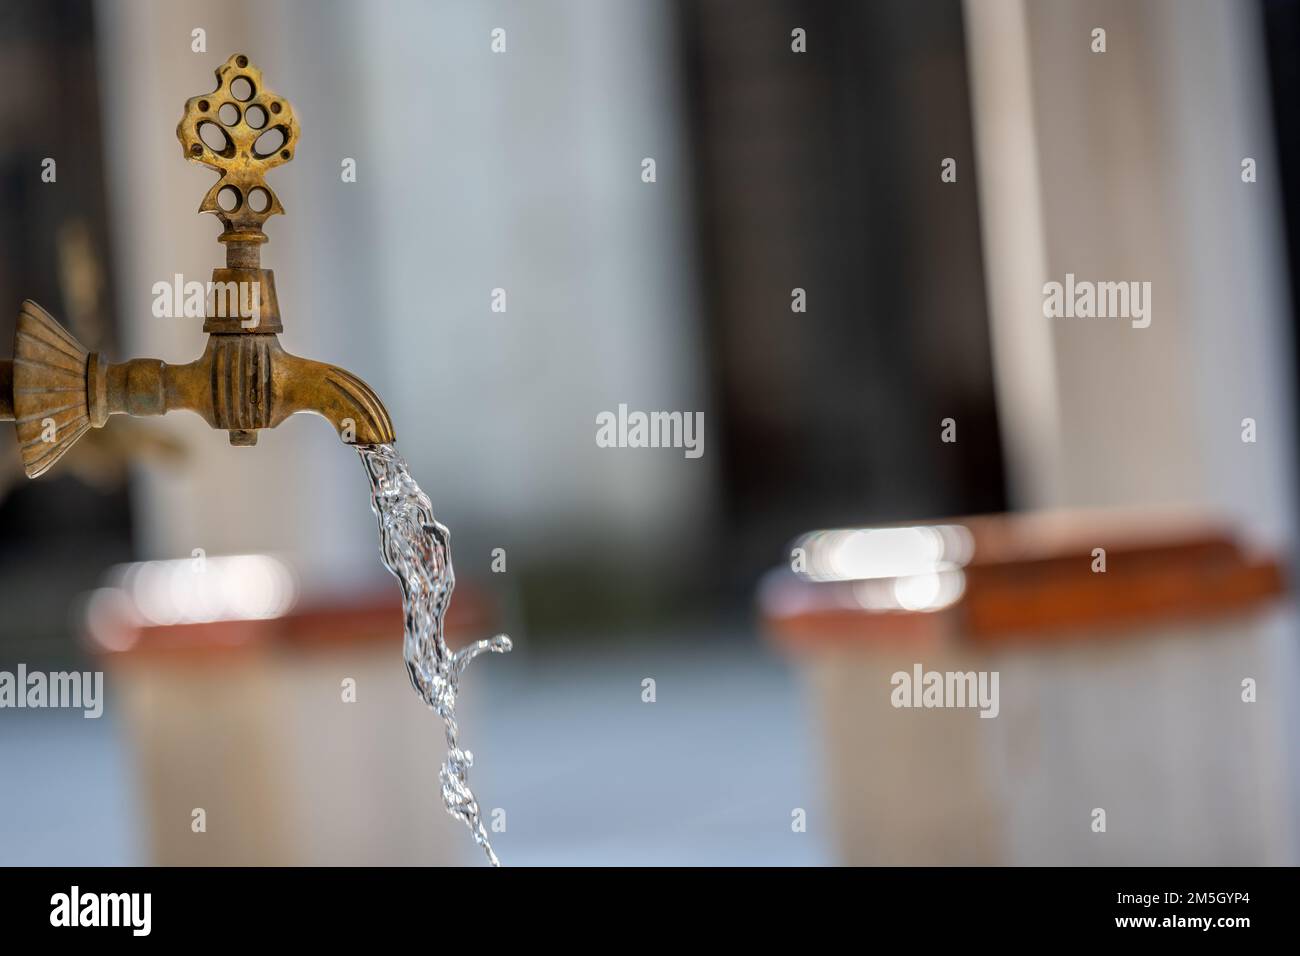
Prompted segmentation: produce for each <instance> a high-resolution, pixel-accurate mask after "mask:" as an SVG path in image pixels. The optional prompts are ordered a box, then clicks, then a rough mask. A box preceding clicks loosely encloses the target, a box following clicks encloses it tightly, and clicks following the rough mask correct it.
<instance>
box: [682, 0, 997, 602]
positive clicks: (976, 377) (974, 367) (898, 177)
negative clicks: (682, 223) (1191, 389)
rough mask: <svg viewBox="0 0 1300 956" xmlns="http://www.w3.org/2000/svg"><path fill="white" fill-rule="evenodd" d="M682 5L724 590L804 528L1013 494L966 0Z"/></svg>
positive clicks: (930, 513)
mask: <svg viewBox="0 0 1300 956" xmlns="http://www.w3.org/2000/svg"><path fill="white" fill-rule="evenodd" d="M679 13H680V21H681V36H682V43H683V48H684V50H685V57H686V61H687V62H686V73H687V77H688V86H687V90H686V96H685V98H686V102H687V104H688V105H687V108H688V110H689V111H690V112H691V116H690V122H691V133H692V141H693V143H694V149H695V160H696V163H695V165H696V170H697V177H698V178H697V181H696V184H695V194H696V200H697V209H698V215H699V223H700V237H699V245H700V248H701V250H702V254H703V255H702V268H701V274H702V275H703V276H704V277H705V283H706V286H705V289H704V293H705V297H704V300H705V303H706V309H707V317H708V322H709V336H710V349H711V356H710V361H711V363H712V368H711V376H710V378H711V381H712V382H713V383H714V387H715V389H716V391H715V394H714V395H713V396H712V398H713V405H712V407H713V409H714V413H713V421H714V422H716V423H717V424H716V427H715V428H714V431H713V434H714V436H715V438H714V441H715V442H716V443H717V444H716V445H715V447H719V448H720V449H721V451H722V455H721V458H722V464H721V468H722V473H723V477H722V480H723V498H724V508H725V523H726V527H725V529H724V532H723V537H724V546H725V548H726V552H725V557H726V560H725V562H721V563H722V564H723V565H724V566H726V567H727V568H728V569H729V571H730V572H731V573H733V574H734V575H735V577H734V584H735V586H736V587H737V588H741V587H743V586H746V585H752V581H753V577H754V575H755V574H756V573H757V572H758V571H761V570H762V569H763V568H765V567H770V566H771V565H772V564H774V563H776V562H777V561H778V560H780V558H781V556H780V555H779V554H775V553H773V550H772V542H773V541H783V540H789V539H790V538H792V537H793V536H794V535H796V534H798V533H799V532H801V531H805V530H809V529H812V528H816V527H826V526H840V525H846V524H853V523H867V522H883V521H897V520H908V519H919V518H927V517H935V516H941V515H952V514H963V513H972V512H988V511H999V510H1003V509H1004V508H1005V507H1006V494H1005V485H1004V477H1003V462H1002V454H1001V442H1000V436H999V431H998V421H997V413H996V409H995V403H994V392H993V371H992V360H991V356H990V346H989V332H988V319H987V311H986V309H987V307H986V299H985V288H984V278H983V264H982V256H981V249H980V234H979V217H978V204H977V197H976V177H975V169H974V155H973V152H974V151H973V144H972V131H971V113H970V97H969V92H968V87H967V69H966V51H965V43H964V34H963V24H962V16H961V5H960V3H959V2H958V0H933V2H922V3H918V2H915V0H895V2H878V3H861V2H858V0H828V2H824V3H797V2H784V0H766V2H759V3H755V2H752V0H709V2H704V3H698V4H697V3H683V4H681V5H680V7H679ZM795 28H801V29H802V30H804V31H805V36H806V48H807V52H805V53H796V52H794V51H793V50H792V42H793V40H792V30H794V29H795ZM945 158H952V159H954V160H955V161H956V170H957V181H956V182H955V183H945V182H942V181H941V179H940V168H941V163H942V162H943V160H944V159H945ZM795 289H802V290H804V293H805V295H806V311H805V312H795V311H792V307H791V306H792V294H793V290H795ZM946 418H952V419H954V420H955V421H956V427H957V441H956V442H955V443H952V444H945V443H943V442H941V440H940V437H941V436H940V432H941V421H942V420H944V419H946Z"/></svg>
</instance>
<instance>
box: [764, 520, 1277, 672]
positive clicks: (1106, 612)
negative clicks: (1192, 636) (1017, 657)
mask: <svg viewBox="0 0 1300 956" xmlns="http://www.w3.org/2000/svg"><path fill="white" fill-rule="evenodd" d="M891 527H902V526H891ZM908 527H914V528H957V529H965V530H966V531H967V532H969V540H970V543H971V548H970V553H969V557H968V559H967V560H966V561H965V562H964V563H962V564H961V565H959V566H955V567H951V568H949V569H947V570H944V571H938V570H936V573H937V574H941V575H942V576H944V577H945V578H947V579H950V580H948V581H947V583H946V586H953V587H955V588H956V589H957V590H958V594H957V596H955V597H954V598H953V599H952V600H951V601H949V602H945V603H943V604H942V606H935V607H919V608H913V609H908V608H906V607H898V606H894V607H889V606H884V605H887V604H888V603H889V602H888V601H884V602H874V603H873V601H872V600H870V599H868V600H865V601H864V599H863V596H864V588H874V589H875V593H884V594H886V595H887V594H888V592H889V589H890V587H891V586H895V587H896V586H897V584H898V579H890V578H878V579H874V580H871V581H859V580H812V579H810V578H809V577H807V576H805V575H801V574H798V573H796V572H795V571H792V570H789V569H779V570H776V571H773V572H771V573H770V574H769V576H768V577H767V578H766V579H765V580H764V582H763V584H762V586H761V587H760V591H759V610H760V616H761V619H762V623H763V626H764V629H765V631H766V632H767V633H768V634H769V635H770V636H771V637H773V638H774V639H775V640H776V641H777V642H778V643H780V644H782V645H785V646H787V647H791V648H810V647H818V646H828V645H829V646H837V645H845V644H849V645H851V644H855V643H858V642H876V641H886V642H889V641H906V642H909V643H913V644H916V643H919V644H921V645H924V644H926V643H927V642H936V643H937V642H940V641H944V640H949V639H952V638H953V637H956V638H958V639H961V640H964V641H967V642H970V643H971V644H976V645H983V646H990V645H1002V644H1023V643H1043V642H1054V641H1068V640H1072V639H1090V640H1095V639H1097V638H1098V637H1104V636H1111V635H1115V636H1123V635H1125V634H1132V633H1137V632H1141V631H1143V630H1144V629H1147V628H1149V627H1152V626H1156V625H1160V624H1164V623H1167V622H1177V621H1186V620H1197V619H1211V618H1215V617H1220V616H1228V615H1236V614H1249V613H1253V612H1254V611H1256V610H1261V609H1264V608H1265V607H1267V606H1268V605H1269V604H1271V603H1272V602H1274V601H1275V600H1276V599H1278V598H1280V597H1282V596H1283V595H1284V594H1285V593H1286V591H1287V586H1286V581H1285V577H1284V573H1283V569H1282V565H1281V563H1280V561H1279V559H1278V558H1277V556H1275V555H1273V554H1268V553H1259V552H1257V551H1253V550H1250V549H1248V548H1246V547H1244V546H1243V545H1242V543H1241V542H1240V541H1239V540H1238V539H1237V537H1236V536H1235V535H1234V534H1233V533H1232V531H1231V529H1230V528H1229V527H1228V526H1227V525H1226V524H1224V523H1222V522H1216V521H1213V520H1211V519H1206V518H1204V517H1202V516H1193V515H1188V514H1186V513H1176V512H1165V513H1150V512H1117V511H1109V512H1049V513H1037V514H1008V515H984V516H977V517H969V518H958V519H952V520H949V521H943V522H929V523H922V524H918V525H912V526H908ZM863 530H871V529H863ZM1099 548H1100V549H1104V552H1105V571H1104V572H1100V571H1094V570H1093V565H1094V562H1095V561H1096V560H1097V557H1095V556H1094V550H1095V549H1099ZM954 575H955V576H956V577H953V576H954ZM869 597H870V595H869V594H868V598H869Z"/></svg>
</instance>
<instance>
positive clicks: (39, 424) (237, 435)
mask: <svg viewBox="0 0 1300 956" xmlns="http://www.w3.org/2000/svg"><path fill="white" fill-rule="evenodd" d="M240 81H246V82H247V83H248V84H249V90H250V92H248V93H247V95H244V94H243V92H242V91H241V90H240V89H239V87H240V86H241V85H242V84H241V82H240ZM241 96H242V98H241ZM254 107H256V108H258V109H261V110H262V111H263V112H264V114H265V117H266V119H265V121H264V122H261V123H260V124H259V123H257V122H256V120H257V119H258V118H259V117H256V116H253V117H250V115H249V114H250V112H252V110H253V108H254ZM223 108H226V113H227V114H228V115H227V117H226V118H227V119H229V120H230V122H223V119H222V110H223ZM231 108H233V109H234V110H235V111H237V113H232V112H231ZM250 120H251V121H250ZM208 125H212V126H214V127H216V128H217V129H218V130H219V131H220V132H221V135H222V136H224V140H223V142H224V144H225V145H224V146H222V147H219V148H214V147H213V146H211V145H209V144H208V143H206V142H204V140H203V138H202V135H201V132H202V130H203V128H204V127H206V126H208ZM268 130H276V131H278V132H279V133H280V134H281V136H282V137H283V142H282V143H280V144H277V146H276V148H275V149H274V150H270V151H268V150H266V149H264V148H263V147H262V146H260V145H258V144H259V137H261V136H262V135H263V134H264V133H266V132H267V131H268ZM176 136H177V138H178V139H179V140H180V142H181V148H182V149H183V151H184V154H185V157H186V159H189V160H191V161H192V162H197V163H202V164H203V165H205V166H208V167H211V168H212V169H215V170H217V171H218V172H220V173H221V178H220V179H218V180H217V182H216V183H214V184H213V186H212V188H211V189H209V190H208V192H207V194H206V195H205V196H204V198H203V202H202V204H201V205H200V206H199V211H200V212H212V213H215V214H216V215H217V216H218V217H219V218H220V219H221V221H222V223H223V225H224V227H225V228H224V231H223V232H222V234H221V236H220V237H219V241H221V242H223V243H224V244H225V246H226V267H225V268H217V269H214V270H213V272H212V279H213V283H214V285H215V284H218V283H221V284H225V283H230V284H231V285H230V286H225V285H215V288H216V289H218V290H221V289H224V288H229V289H231V290H236V289H238V290H241V291H240V292H239V293H238V294H236V293H235V292H233V291H232V295H235V298H228V299H223V297H222V295H221V293H220V292H218V293H217V294H215V295H213V296H211V297H210V298H209V302H208V308H207V313H208V314H207V316H206V321H205V322H204V325H203V329H204V331H205V332H207V333H209V335H208V344H207V348H205V349H204V351H203V354H202V355H201V356H200V357H199V358H198V359H197V360H195V361H193V362H190V363H189V364H188V365H168V364H166V363H165V362H161V361H159V360H158V359H132V360H131V361H128V362H122V363H120V364H113V363H109V362H107V361H105V360H104V359H103V358H102V357H101V356H100V355H99V354H98V353H92V352H88V351H87V350H86V349H85V348H84V347H82V345H81V344H80V343H79V342H78V341H77V340H76V338H74V337H73V336H72V335H71V334H70V333H69V332H68V331H67V330H65V329H64V328H63V327H62V326H61V325H60V324H59V323H58V322H57V321H56V320H55V319H54V317H53V316H51V315H50V314H49V313H48V312H46V311H45V310H44V309H42V308H41V307H40V306H39V305H37V304H36V303H35V302H32V301H30V300H29V301H26V302H24V303H23V307H22V310H21V312H20V313H19V317H18V326H17V331H16V333H15V338H14V359H13V361H12V362H8V361H0V420H11V419H12V420H13V421H14V422H15V425H16V428H17V430H18V439H19V444H20V446H21V451H22V457H23V467H24V470H25V471H26V472H27V475H28V477H31V478H35V477H36V476H37V475H40V474H43V473H44V472H45V471H47V470H48V469H49V468H50V467H51V466H52V465H53V464H54V463H55V462H56V461H58V459H59V458H60V457H62V455H63V454H64V453H65V452H66V451H67V450H68V448H69V447H71V445H72V444H73V443H74V442H75V441H76V440H77V439H78V438H80V437H81V436H82V435H83V434H84V433H85V432H86V431H87V429H89V428H100V427H102V426H103V425H104V424H105V423H106V422H107V421H108V419H109V417H110V416H112V415H117V414H124V415H162V414H164V413H165V412H169V411H173V410H176V409H185V410H188V411H192V412H195V413H196V414H198V415H200V416H202V418H203V420H204V421H206V422H207V423H208V424H209V425H211V426H212V427H213V428H220V429H224V430H226V431H227V432H229V436H230V443H231V444H232V445H253V444H255V443H256V442H257V432H258V430H259V429H262V428H274V427H275V426H276V425H278V424H280V422H282V421H284V420H285V419H286V418H288V417H289V416H290V415H293V414H295V413H297V412H311V413H314V414H317V415H321V416H322V417H324V418H326V419H328V420H329V421H330V423H331V424H333V425H334V428H335V430H336V431H338V433H339V436H340V437H341V438H342V439H343V440H344V441H345V442H348V443H350V444H362V445H364V444H376V443H381V442H391V441H393V439H394V434H393V423H392V420H391V419H390V418H389V417H388V411H387V409H385V408H384V404H383V402H381V401H380V400H379V396H377V395H376V394H375V393H374V391H373V390H372V389H371V388H370V386H368V385H366V383H365V382H363V381H361V379H359V378H357V377H356V376H355V375H353V374H352V373H351V372H348V371H345V370H344V369H341V368H338V367H336V366H333V365H326V364H324V363H322V362H314V361H311V360H310V359H304V358H299V357H298V356H296V355H291V354H290V353H288V352H286V351H284V349H283V348H281V346H280V340H279V338H278V337H277V333H278V332H280V331H282V330H283V326H282V324H281V321H280V306H279V301H278V299H277V297H276V294H275V276H274V274H273V273H272V272H271V270H269V269H263V268H261V253H260V249H261V244H262V243H263V242H265V241H266V236H265V235H264V234H263V232H262V225H263V223H265V222H266V219H267V217H269V216H271V215H274V214H275V213H279V212H284V208H283V207H282V206H281V205H280V201H279V199H278V198H277V197H276V195H275V193H274V192H272V191H271V188H270V187H269V186H268V185H267V184H266V181H265V179H264V175H265V173H266V172H267V171H268V170H270V169H272V168H273V167H275V166H279V165H281V164H283V163H286V162H288V161H289V160H291V159H292V158H293V155H294V152H295V150H296V148H297V143H298V121H297V119H296V118H295V117H294V112H293V107H292V106H291V105H290V104H289V102H288V100H286V99H284V98H283V97H280V96H277V95H276V94H274V93H272V92H271V91H270V90H268V89H266V87H265V85H264V84H263V81H262V72H261V71H260V70H259V69H257V68H256V67H255V66H253V65H252V64H251V63H250V62H249V61H248V58H247V57H246V56H244V55H243V54H235V55H234V56H232V57H230V59H228V60H227V61H226V62H225V63H224V64H223V65H222V66H221V67H220V68H218V70H217V88H216V89H215V90H214V91H213V92H211V93H207V94H203V95H201V96H194V97H191V98H190V99H189V100H187V101H186V103H185V114H184V116H182V118H181V121H180V123H179V124H178V125H177V127H176ZM223 190H233V191H234V192H233V194H231V195H233V197H234V201H233V202H232V204H231V205H230V207H229V208H223V206H222V205H221V204H220V195H221V193H222V191H223ZM262 192H264V193H265V206H264V207H258V206H257V202H256V200H257V199H258V198H259V197H260V196H261V194H262ZM253 294H255V295H256V302H257V304H258V308H257V310H256V312H255V314H252V315H250V314H247V312H246V311H240V310H239V309H238V308H231V307H230V306H231V304H232V303H236V302H238V303H240V304H245V305H246V304H247V303H248V302H251V301H253V300H252V299H251V298H250V296H251V295H253ZM241 297H242V298H241Z"/></svg>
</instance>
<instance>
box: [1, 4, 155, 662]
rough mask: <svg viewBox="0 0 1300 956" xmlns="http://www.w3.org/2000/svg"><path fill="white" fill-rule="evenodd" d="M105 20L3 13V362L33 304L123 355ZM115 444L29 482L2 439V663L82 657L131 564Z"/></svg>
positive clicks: (49, 12) (91, 344) (4, 9)
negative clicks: (91, 626)
mask: <svg viewBox="0 0 1300 956" xmlns="http://www.w3.org/2000/svg"><path fill="white" fill-rule="evenodd" d="M93 14H94V10H93V4H92V3H91V2H90V0H40V2H22V3H6V4H3V5H0V222H3V223H4V229H3V230H0V342H2V343H3V345H0V350H2V351H0V354H3V355H5V356H8V355H10V354H11V352H10V348H11V344H12V342H13V335H14V322H15V320H16V318H17V315H18V308H19V304H20V303H21V302H22V300H23V299H27V298H30V299H34V300H36V301H37V302H40V303H41V304H42V305H44V306H45V307H46V308H48V309H49V310H50V311H51V312H53V313H54V315H55V316H57V317H58V318H59V319H60V321H62V322H63V323H64V324H65V325H66V326H67V327H68V329H69V331H71V332H72V333H73V335H75V336H76V337H77V338H78V339H80V340H81V342H82V344H84V345H86V346H87V347H88V348H89V349H90V350H92V351H96V350H100V349H103V350H105V351H108V352H112V351H114V349H113V346H112V339H113V333H114V322H113V309H112V302H113V294H112V286H111V278H110V277H111V274H112V270H111V269H110V268H109V267H108V261H107V260H108V229H107V216H106V214H105V196H104V167H103V155H102V150H101V145H100V144H101V136H100V125H99V85H98V78H97V75H96V66H95V45H94V29H93V24H94V15H93ZM47 160H52V161H53V165H52V166H50V165H49V163H48V162H47ZM43 174H44V175H43ZM103 434H104V433H99V435H96V434H95V433H92V434H91V435H88V436H86V437H84V438H82V439H81V441H80V442H79V443H78V444H79V446H82V445H84V446H85V447H84V448H83V447H77V448H74V449H73V450H72V452H70V453H69V454H68V455H67V457H65V458H64V459H63V460H62V461H60V462H59V464H58V465H56V466H55V468H54V469H53V470H52V471H51V472H50V473H49V474H48V475H45V476H43V477H42V478H41V479H40V480H39V481H28V479H27V478H26V477H25V476H24V475H23V472H22V465H21V462H20V460H19V458H18V451H17V445H16V441H15V434H14V429H13V427H12V425H5V426H4V427H3V428H0V608H3V609H4V610H3V614H0V660H14V659H19V660H28V661H36V660H41V659H49V658H57V657H64V656H67V655H68V654H69V653H71V652H73V650H74V648H75V646H76V645H75V640H74V639H75V637H76V633H77V627H76V623H75V621H74V612H75V598H76V597H77V596H78V595H80V594H82V593H84V592H85V591H87V590H89V589H90V588H92V587H94V586H95V585H96V584H97V583H98V582H99V580H100V579H101V577H102V575H103V572H104V569H105V567H107V566H108V565H110V564H112V563H114V562H117V561H123V560H127V559H128V558H129V557H130V544H131V541H130V511H129V501H128V497H127V492H126V487H125V465H124V464H123V463H122V461H121V459H122V456H121V455H120V454H119V455H114V453H113V447H112V446H108V445H105V444H104V441H103V439H102V435H103ZM92 436H93V437H92ZM74 456H78V457H76V458H74ZM78 458H79V459H80V462H82V463H84V467H83V466H82V465H79V461H78ZM87 481H90V482H91V483H90V484H87V483H86V482H87Z"/></svg>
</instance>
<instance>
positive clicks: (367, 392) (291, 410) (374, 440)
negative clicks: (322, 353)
mask: <svg viewBox="0 0 1300 956" xmlns="http://www.w3.org/2000/svg"><path fill="white" fill-rule="evenodd" d="M278 362H279V366H280V368H279V372H280V375H279V378H280V388H279V395H278V402H277V405H276V408H275V414H274V416H273V418H272V421H271V425H272V426H275V425H278V424H279V423H280V422H281V421H283V420H284V419H285V418H288V417H289V416H290V415H294V414H296V413H298V412H309V413H312V414H315V415H320V416H321V417H323V418H326V419H328V420H329V422H330V424H332V425H333V426H334V430H335V431H336V432H338V433H339V437H340V438H342V439H343V441H344V442H346V443H347V444H349V445H379V444H387V443H390V442H392V441H393V440H394V439H395V438H396V436H395V434H394V432H393V421H392V419H391V418H389V416H388V409H387V408H385V407H384V403H383V402H382V401H380V399H379V396H378V395H376V394H375V391H374V389H372V388H371V387H370V386H369V385H367V384H366V383H365V382H363V381H362V380H361V379H360V378H358V377H357V376H356V375H353V374H352V373H351V372H349V371H348V370H347V369H342V368H339V367H338V366H337V365H328V364H326V363H324V362H316V361H313V360H311V359H305V358H299V357H298V356H297V355H293V354H291V353H289V352H285V351H280V352H279V355H278Z"/></svg>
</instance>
